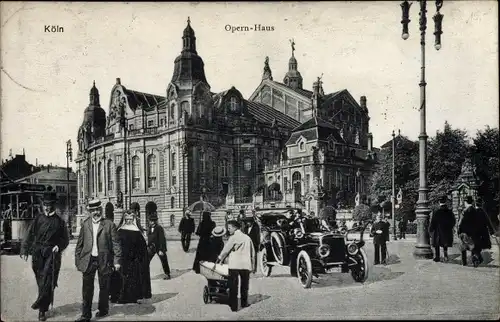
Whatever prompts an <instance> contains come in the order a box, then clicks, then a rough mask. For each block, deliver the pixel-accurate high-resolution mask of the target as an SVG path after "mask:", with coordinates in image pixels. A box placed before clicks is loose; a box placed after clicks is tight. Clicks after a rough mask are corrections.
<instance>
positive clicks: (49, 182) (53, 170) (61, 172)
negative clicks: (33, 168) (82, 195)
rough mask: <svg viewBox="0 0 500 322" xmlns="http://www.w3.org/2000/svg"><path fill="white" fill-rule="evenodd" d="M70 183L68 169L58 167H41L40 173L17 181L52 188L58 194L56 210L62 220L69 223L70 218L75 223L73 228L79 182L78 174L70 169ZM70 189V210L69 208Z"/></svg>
mask: <svg viewBox="0 0 500 322" xmlns="http://www.w3.org/2000/svg"><path fill="white" fill-rule="evenodd" d="M69 171H70V174H69V181H68V169H67V168H66V167H57V166H51V165H48V166H41V167H40V170H39V171H38V172H35V173H33V174H30V175H28V176H26V177H23V178H19V179H17V180H15V181H16V182H19V183H31V184H40V185H45V186H47V187H48V186H51V187H52V191H55V192H56V194H57V203H56V209H57V210H58V213H59V214H60V215H61V216H62V218H63V219H64V220H65V221H67V220H68V218H69V216H71V220H72V221H73V226H74V224H75V222H76V221H75V219H76V217H75V215H76V213H77V208H76V206H77V197H78V194H77V182H76V174H75V173H74V172H73V170H72V169H71V168H70V169H69ZM68 188H69V198H70V199H69V209H68V208H67V207H68V202H67V200H68Z"/></svg>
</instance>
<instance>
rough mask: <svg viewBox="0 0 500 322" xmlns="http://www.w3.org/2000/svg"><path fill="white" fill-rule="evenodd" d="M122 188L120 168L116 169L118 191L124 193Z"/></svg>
mask: <svg viewBox="0 0 500 322" xmlns="http://www.w3.org/2000/svg"><path fill="white" fill-rule="evenodd" d="M122 188H123V187H122V167H121V166H119V167H117V168H116V191H117V192H119V191H123V190H122Z"/></svg>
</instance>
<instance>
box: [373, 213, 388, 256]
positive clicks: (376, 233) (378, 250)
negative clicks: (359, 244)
mask: <svg viewBox="0 0 500 322" xmlns="http://www.w3.org/2000/svg"><path fill="white" fill-rule="evenodd" d="M371 234H372V235H373V245H374V246H375V260H374V263H373V264H374V265H379V264H380V257H382V264H384V265H385V264H386V256H387V244H386V242H387V241H388V240H389V223H388V222H386V221H384V220H382V214H381V213H380V212H379V213H378V214H377V217H376V221H375V222H374V223H373V225H372V228H371ZM381 255H382V256H381Z"/></svg>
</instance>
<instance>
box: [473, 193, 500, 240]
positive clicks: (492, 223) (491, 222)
mask: <svg viewBox="0 0 500 322" xmlns="http://www.w3.org/2000/svg"><path fill="white" fill-rule="evenodd" d="M476 211H477V212H478V213H479V214H482V215H483V216H484V217H485V218H486V221H487V222H488V229H489V232H490V234H491V235H493V234H495V233H496V231H497V229H498V222H497V220H495V219H497V218H496V216H491V217H490V216H488V214H487V213H486V211H485V210H484V208H483V199H481V198H477V199H476Z"/></svg>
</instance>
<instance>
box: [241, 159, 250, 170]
mask: <svg viewBox="0 0 500 322" xmlns="http://www.w3.org/2000/svg"><path fill="white" fill-rule="evenodd" d="M243 168H244V169H245V171H250V170H252V159H250V158H245V159H244V160H243Z"/></svg>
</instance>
